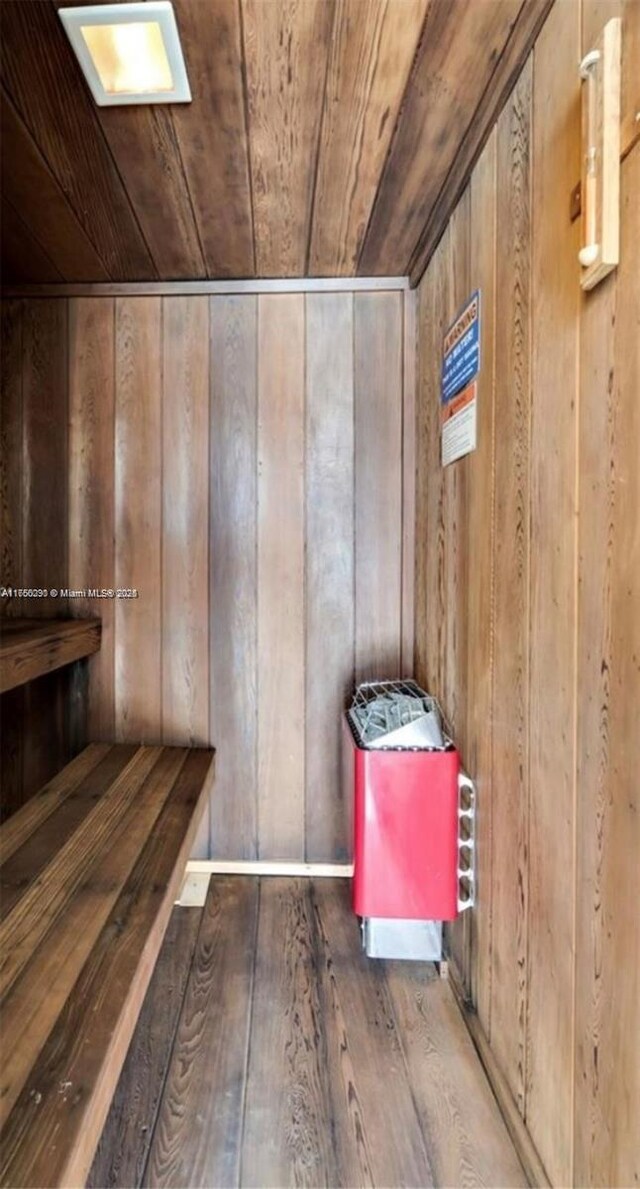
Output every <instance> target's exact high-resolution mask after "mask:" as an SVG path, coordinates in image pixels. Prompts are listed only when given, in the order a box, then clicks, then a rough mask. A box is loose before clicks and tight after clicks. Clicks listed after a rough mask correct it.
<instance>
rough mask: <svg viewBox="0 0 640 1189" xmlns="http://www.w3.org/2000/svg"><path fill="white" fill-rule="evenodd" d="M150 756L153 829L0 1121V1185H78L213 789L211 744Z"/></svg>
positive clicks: (92, 1147) (93, 1146)
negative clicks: (156, 805) (156, 778)
mask: <svg viewBox="0 0 640 1189" xmlns="http://www.w3.org/2000/svg"><path fill="white" fill-rule="evenodd" d="M152 754H153V755H154V756H156V757H157V756H158V755H159V759H158V765H159V766H162V765H163V764H164V761H165V757H166V758H167V771H166V773H165V777H164V780H163V781H162V782H160V785H159V787H158V789H157V791H156V801H157V802H158V801H159V802H160V805H161V806H162V807H161V809H160V813H159V817H158V820H157V827H156V829H155V830H154V831H153V832H152V833H151V834H150V835H145V837H144V838H143V839H142V843H141V845H140V843H139V846H138V858H137V861H135V865H134V866H133V868H132V870H131V873H130V874H129V876H128V878H127V880H126V883H125V884H124V887H123V889H122V891H121V893H120V895H119V897H118V899H117V900H116V902H115V904H114V907H113V910H112V912H111V915H110V916H109V917H108V919H107V920H106V922H105V924H104V927H103V928H102V929H101V931H100V932H99V934H98V935H97V937H96V939H95V941H94V944H93V946H92V948H91V952H90V956H89V958H88V960H87V961H86V962H85V964H84V966H83V967H82V971H81V974H80V976H79V978H78V979H77V981H76V983H75V986H74V987H73V990H72V991H71V993H70V994H69V995H68V998H67V999H66V1001H65V1003H64V1006H63V1008H62V1011H61V1013H60V1014H59V1015H58V1017H57V1019H56V1021H55V1023H54V1024H53V1028H52V1030H51V1032H50V1034H49V1036H48V1039H47V1040H46V1042H45V1044H44V1047H43V1048H42V1049H41V1051H40V1052H39V1054H38V1053H37V1051H36V1054H34V1059H33V1064H32V1065H31V1067H30V1068H28V1073H27V1077H26V1081H25V1082H24V1085H23V1087H22V1090H21V1092H20V1095H19V1097H18V1099H17V1101H16V1104H15V1107H14V1109H13V1111H12V1112H11V1114H10V1115H9V1118H8V1121H7V1123H6V1126H5V1129H4V1134H3V1145H2V1182H3V1184H11V1185H25V1184H30V1185H34V1184H38V1185H40V1184H42V1185H44V1184H54V1183H77V1182H78V1181H84V1178H85V1177H86V1174H87V1171H88V1168H89V1166H90V1163H91V1158H92V1156H93V1152H94V1149H95V1145H96V1142H97V1139H98V1136H99V1134H100V1131H101V1128H102V1124H103V1122H104V1119H105V1117H106V1114H107V1110H108V1106H109V1101H110V1097H111V1094H112V1092H113V1088H114V1086H115V1084H116V1081H117V1078H118V1075H119V1073H120V1069H121V1067H122V1064H123V1061H124V1057H125V1053H126V1050H127V1047H128V1043H129V1040H130V1038H131V1035H132V1033H133V1029H134V1025H135V1021H136V1019H137V1016H138V1013H139V1010H140V1007H141V1004H142V1001H143V998H144V994H145V991H146V988H147V986H148V983H149V979H150V977H151V973H152V970H153V965H154V962H155V959H156V956H157V953H158V950H159V948H160V944H161V941H162V937H163V935H164V931H165V928H166V925H167V922H168V919H169V916H170V913H171V906H172V902H173V899H174V896H175V891H176V888H177V886H178V885H179V881H180V880H181V878H182V872H183V868H184V862H185V860H186V856H187V854H188V851H189V847H190V844H191V841H192V837H193V834H194V832H195V828H196V825H197V817H198V813H199V810H200V808H201V806H202V804H203V802H204V799H206V796H207V795H208V791H209V789H208V781H209V779H210V770H211V765H212V759H213V756H212V753H211V752H210V751H207V750H202V751H200V752H191V753H187V752H186V751H181V750H179V749H177V750H176V753H175V759H176V763H175V764H174V763H173V762H172V761H173V754H172V752H171V751H170V750H169V749H167V750H166V751H165V752H164V753H162V752H161V751H160V752H159V753H155V752H154V753H152ZM108 797H109V794H108V793H107V794H105V797H104V800H105V801H106V800H107V799H108ZM163 800H164V805H162V801H163ZM81 832H82V827H81V828H80V831H79V833H81ZM84 854H85V852H84V851H83V858H84ZM53 862H54V863H55V860H54V861H53ZM28 896H29V893H25V898H24V899H25V900H26V899H27V898H28ZM14 912H15V910H14ZM10 919H11V918H8V920H10ZM5 924H6V922H5ZM14 1035H16V1034H14ZM17 1035H19V1034H17ZM53 1137H55V1142H52V1138H53Z"/></svg>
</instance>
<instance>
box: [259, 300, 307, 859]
mask: <svg viewBox="0 0 640 1189" xmlns="http://www.w3.org/2000/svg"><path fill="white" fill-rule="evenodd" d="M258 308H259V326H258V371H259V392H258V410H259V412H258V590H259V592H260V593H259V600H258V739H259V746H258V814H259V852H258V857H259V858H260V859H294V858H298V857H299V856H300V855H301V854H302V853H304V718H305V710H304V347H305V344H304V297H302V296H297V295H293V296H291V295H283V296H269V297H260V298H259V299H258Z"/></svg>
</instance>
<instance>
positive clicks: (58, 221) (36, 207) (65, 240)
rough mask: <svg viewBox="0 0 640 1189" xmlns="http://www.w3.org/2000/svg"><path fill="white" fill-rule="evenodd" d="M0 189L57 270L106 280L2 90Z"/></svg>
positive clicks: (65, 275)
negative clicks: (0, 184)
mask: <svg viewBox="0 0 640 1189" xmlns="http://www.w3.org/2000/svg"><path fill="white" fill-rule="evenodd" d="M0 110H1V120H2V166H3V168H2V192H3V194H4V196H5V198H7V199H8V201H9V202H10V203H11V204H12V206H13V207H14V208H15V209H16V210H18V211H20V214H21V219H22V220H23V222H25V223H26V224H27V226H29V227H31V228H32V229H34V230H35V231H37V235H38V238H39V241H40V243H41V244H42V247H43V249H44V251H45V252H46V253H47V255H48V257H49V259H50V261H51V263H52V265H53V266H54V269H55V271H56V272H57V274H58V275H59V276H60V277H62V278H64V280H66V281H93V280H96V281H97V280H101V281H107V280H108V279H109V274H108V272H107V270H106V268H105V266H104V264H103V263H102V260H101V259H100V256H99V255H98V252H97V251H96V248H95V247H94V245H93V243H92V242H91V240H90V239H89V237H88V235H87V234H86V232H85V230H84V228H83V227H82V224H81V223H79V222H78V219H77V217H76V214H75V211H74V210H73V207H72V206H71V205H70V203H69V200H68V199H67V196H66V194H65V193H64V191H63V190H62V188H61V187H60V185H59V183H58V182H57V181H56V179H55V177H54V176H53V174H52V173H51V171H50V169H49V166H48V165H47V163H46V161H45V159H44V157H43V156H42V154H41V153H40V150H39V148H38V146H37V145H36V143H35V141H34V140H33V137H32V136H31V133H30V132H29V130H28V128H27V127H26V126H25V124H24V123H23V121H22V120H21V118H20V116H19V115H18V113H17V111H16V109H15V108H14V106H13V103H12V102H11V99H10V98H9V97H8V96H7V95H6V94H4V93H3V94H2V96H1V100H0Z"/></svg>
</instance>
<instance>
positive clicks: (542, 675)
mask: <svg viewBox="0 0 640 1189" xmlns="http://www.w3.org/2000/svg"><path fill="white" fill-rule="evenodd" d="M618 13H622V16H623V46H624V51H623V69H624V78H623V94H625V95H627V96H628V95H629V93H633V83H632V84H631V89H630V83H629V78H630V77H633V78H636V79H637V77H638V73H637V72H638V64H637V62H636V61H635V59H634V54H636V53H637V50H636V49H634V47H636V46H637V45H639V44H640V40H639V39H637V38H634V36H633V32H632V27H635V28H636V29H637V28H638V21H637V15H638V14H637V4H635V2H634V0H631V2H630V3H626V2H624V3H623V2H622V0H621V2H620V3H618V0H616V2H615V3H612V4H609V3H607V2H606V0H605V2H603V3H601V2H600V0H581V2H580V3H577V2H576V3H572V4H569V3H566V4H565V3H557V4H556V5H554V7H553V9H552V10H551V14H550V16H549V18H548V20H547V24H546V26H545V28H544V30H543V32H542V34H541V35H540V37H539V39H538V41H537V43H536V45H535V48H534V52H533V56H532V59H531V61H530V62H529V63H528V64H527V66H526V68H525V70H524V71H523V73H522V74H521V76H520V79H519V80H518V83H517V85H516V87H515V90H514V91H513V93H512V95H511V97H510V99H509V101H508V103H507V106H506V108H505V110H504V112H503V113H502V115H501V116H500V118H499V120H498V124H497V131H496V133H495V137H496V142H495V151H496V154H497V156H496V161H495V169H496V170H497V176H496V184H495V185H494V186H491V185H489V180H488V176H487V171H488V172H489V173H490V172H492V168H493V167H489V166H488V165H487V162H488V159H489V158H488V155H490V154H491V153H492V151H493V149H492V147H491V141H489V142H488V146H487V148H486V149H485V152H484V154H483V157H482V158H481V159H480V161H479V162H478V165H477V166H476V169H475V171H474V174H473V176H472V180H471V184H470V189H471V232H472V239H471V273H470V278H469V282H470V284H469V288H473V287H474V286H475V284H476V283H477V281H476V276H477V275H478V270H479V274H480V275H481V276H482V278H483V279H482V282H481V283H482V291H483V351H482V363H481V367H482V371H481V409H480V418H481V425H482V424H483V421H482V419H483V418H488V416H489V414H488V411H487V409H486V407H485V404H486V401H485V400H484V399H482V397H483V396H485V395H486V383H487V376H486V369H487V368H488V369H489V370H491V368H492V367H493V372H494V374H495V432H494V434H493V443H492V448H491V449H490V450H489V452H488V454H485V453H483V445H482V442H483V437H482V434H481V438H480V444H479V448H478V451H477V452H476V454H475V455H474V456H472V458H470V459H467V460H465V462H464V463H456V464H454V468H456V469H458V470H459V471H460V472H461V473H464V472H465V466H466V479H465V481H466V485H467V486H466V495H467V512H466V515H467V538H466V540H465V539H464V537H462V538H461V537H460V534H459V522H458V520H457V518H456V517H455V515H453V514H452V512H451V507H450V505H449V504H448V502H447V501H448V499H449V495H450V493H451V491H452V490H453V489H454V486H455V485H454V483H453V482H452V481H451V480H448V479H447V478H446V477H445V478H443V476H442V471H441V469H440V468H439V465H438V456H437V450H438V442H439V424H438V417H437V411H438V407H437V399H438V386H439V368H440V358H441V341H442V335H441V329H440V328H438V329H437V330H435V329H434V323H435V319H436V317H437V316H438V313H439V311H440V310H441V309H442V308H443V307H444V310H445V315H446V318H447V319H448V317H449V316H450V315H451V314H452V313H453V312H454V306H455V301H454V300H453V295H452V294H451V293H449V292H447V291H446V287H444V288H443V283H442V272H443V263H442V261H443V259H444V257H445V256H447V255H448V257H449V261H448V262H447V263H446V264H445V266H444V267H446V268H448V269H449V271H450V275H451V276H452V277H453V278H454V283H455V268H456V259H458V260H460V259H461V257H462V256H464V253H465V251H466V247H465V239H466V222H465V221H466V216H465V214H464V208H463V213H462V215H459V216H456V218H455V219H452V220H451V221H450V223H449V226H448V231H447V233H446V234H447V236H448V238H449V244H448V245H447V243H446V239H445V240H442V241H441V243H440V246H439V248H438V249H437V251H436V254H435V255H434V257H433V259H432V261H431V263H430V265H429V268H428V271H427V274H426V276H425V279H424V281H423V283H422V285H421V289H420V293H419V299H418V300H419V326H418V343H419V347H418V355H419V358H418V374H419V387H418V394H419V398H418V399H419V404H418V410H417V424H418V473H417V507H416V545H417V550H418V558H417V565H416V595H415V597H416V641H415V656H416V667H417V672H418V675H419V676H420V677H422V676H423V675H425V674H426V676H427V678H428V681H429V682H430V683H431V684H432V687H433V688H435V689H436V692H438V690H439V689H442V688H444V690H445V703H446V705H447V706H448V705H449V701H450V699H451V692H452V694H453V701H454V704H455V714H456V720H457V728H458V737H459V739H460V740H461V744H462V750H463V757H464V758H465V760H466V762H467V763H468V764H469V766H470V768H471V770H472V775H474V776H476V777H477V778H478V806H479V820H478V831H479V854H478V860H479V868H480V877H479V880H478V896H479V903H478V908H477V911H476V912H475V914H474V917H475V920H474V929H473V932H472V936H471V941H472V945H471V949H470V950H466V951H465V950H464V949H463V948H462V947H461V946H457V947H456V946H455V945H454V957H455V959H456V964H457V965H460V964H461V965H462V970H461V971H460V972H459V973H460V976H461V981H462V982H463V984H464V985H466V986H467V987H470V989H471V994H472V999H473V1002H474V1005H475V1007H476V1009H477V1012H478V1016H479V1029H480V1033H481V1034H482V1036H483V1038H484V1040H483V1043H485V1042H486V1044H487V1046H490V1050H491V1053H492V1058H493V1060H494V1061H495V1065H496V1068H497V1070H498V1073H499V1080H500V1083H501V1086H502V1091H503V1092H505V1086H506V1087H508V1091H506V1092H507V1093H508V1092H509V1091H510V1093H511V1095H512V1097H513V1102H512V1103H511V1104H510V1107H509V1109H510V1111H512V1112H514V1113H515V1112H516V1111H519V1113H520V1115H521V1117H522V1118H523V1119H524V1121H525V1124H526V1127H527V1129H528V1132H529V1136H530V1138H531V1140H532V1141H533V1144H534V1146H535V1148H536V1149H537V1152H538V1155H539V1157H540V1160H541V1163H542V1165H543V1166H544V1168H545V1170H546V1174H547V1175H548V1177H549V1179H550V1180H551V1182H552V1183H554V1184H558V1185H569V1184H575V1185H605V1184H606V1185H627V1184H633V1183H634V1181H635V1180H637V1178H638V1176H639V1175H640V1174H639V1168H638V1154H639V1150H638V1145H637V1124H636V1120H635V1115H636V1114H637V1110H636V1107H637V1102H638V1099H639V1097H640V1084H639V1082H638V1070H639V1069H640V1054H639V1052H638V1045H637V1037H638V1036H639V1035H640V1021H639V1016H638V1012H639V1007H638V997H637V994H636V987H635V983H636V981H637V980H636V978H635V971H636V969H637V967H638V962H639V961H640V927H639V923H638V915H637V913H636V912H635V910H634V908H633V905H635V904H636V903H637V899H638V895H639V894H640V888H639V886H638V864H637V850H638V845H639V844H640V838H639V836H638V829H637V797H636V795H635V784H636V781H635V778H634V772H636V771H637V767H638V760H639V758H640V757H639V756H638V750H637V741H638V732H637V730H636V727H635V724H636V723H637V721H638V717H639V715H640V688H639V685H638V667H637V665H636V664H635V660H634V658H635V657H637V654H638V648H639V646H638V639H637V629H638V622H639V620H638V615H637V606H638V602H639V599H640V594H639V591H638V574H640V562H639V559H638V554H639V550H640V533H639V531H638V518H637V506H638V500H639V495H640V493H639V492H638V489H637V488H638V480H637V466H636V463H635V461H633V462H632V460H637V457H638V452H639V443H638V435H639V433H640V429H639V423H638V409H637V391H638V383H639V380H638V373H639V370H640V347H639V343H640V335H639V333H638V331H639V325H638V306H639V300H640V299H639V295H638V276H639V274H638V269H637V255H638V236H639V234H640V224H639V223H638V203H639V193H640V175H639V172H638V160H639V158H638V148H637V146H636V147H634V148H633V149H632V150H631V151H630V152H629V154H628V155H627V157H626V159H625V161H624V163H623V166H622V254H621V263H620V266H619V268H618V269H617V270H616V272H614V273H613V274H612V275H611V276H610V277H608V278H607V279H606V280H605V281H604V282H603V283H602V284H601V285H600V286H598V287H597V288H596V289H595V290H594V291H593V292H591V293H589V294H582V293H581V290H580V275H579V265H578V262H577V249H578V223H577V222H576V223H572V222H571V220H570V217H569V212H568V207H567V199H568V195H569V194H570V192H571V190H572V188H573V186H574V185H575V181H576V178H577V176H578V172H579V160H580V137H579V125H580V121H579V87H578V86H577V84H576V80H575V63H576V61H577V60H578V59H579V57H580V53H581V52H584V51H586V50H587V49H588V47H589V45H590V44H591V42H592V41H593V40H594V39H595V37H596V36H597V34H598V32H599V30H600V29H601V27H602V24H603V23H604V21H606V20H607V19H609V18H610V17H611V16H614V15H616V14H618ZM580 36H581V37H582V40H580ZM634 63H635V64H634ZM485 187H486V189H485ZM483 191H484V197H482V194H483ZM494 224H495V226H496V238H495V261H494V265H493V268H492V264H491V227H492V225H494ZM443 245H444V246H443ZM492 271H495V285H494V288H493V296H491V295H490V290H491V284H490V278H491V273H492ZM450 283H451V282H450ZM441 316H442V315H441ZM487 319H489V320H490V321H492V322H493V325H494V332H493V333H494V335H495V353H494V356H493V365H492V363H491V357H490V352H488V349H487V344H486V342H485V339H486V337H487V335H488V334H490V333H491V332H490V327H489V326H488V325H487ZM425 402H430V405H431V407H423V405H424V404H425ZM482 458H484V466H478V464H479V463H480V460H481V459H482ZM433 469H436V470H437V472H438V473H436V475H435V476H434V475H433V474H432V473H431V471H432V470H433ZM443 487H444V490H445V496H444V501H443V503H442V504H441V505H439V502H438V491H439V489H440V490H441V489H442V488H443ZM492 492H493V495H492ZM440 507H442V514H440V512H439V508H440ZM492 519H493V530H492V531H490V525H491V520H492ZM425 530H426V543H425V542H424V541H423V540H422V537H423V534H424V533H425ZM441 534H442V535H443V537H444V541H442V540H441ZM461 541H462V547H463V548H464V549H465V550H466V552H467V557H466V565H467V572H466V585H467V603H466V615H467V623H468V631H469V635H468V638H467V669H466V672H464V671H462V670H461V669H460V667H459V665H458V663H457V658H456V645H457V643H458V641H457V640H456V638H455V634H454V630H453V626H452V625H451V624H450V623H449V621H448V615H449V614H450V606H451V600H450V599H449V598H446V597H440V595H439V591H440V590H441V589H442V576H443V572H444V574H445V578H446V575H447V573H449V574H450V573H451V568H452V560H451V559H452V558H453V557H455V554H456V550H457V549H459V548H460V542H461ZM447 558H449V561H447ZM454 569H455V567H454ZM478 576H481V577H480V580H477V577H478ZM448 589H450V587H449V586H448V584H447V582H446V581H445V584H444V593H445V595H446V593H447V590H448ZM430 608H431V610H432V612H433V610H434V609H435V610H436V612H437V614H436V619H437V620H438V621H439V622H438V623H436V624H435V625H434V623H433V615H430ZM632 608H633V609H634V610H633V611H632ZM487 614H489V617H490V618H493V624H494V626H493V633H492V636H493V648H492V649H491V648H489V651H488V653H487V651H486V648H487V639H486V632H485V631H484V630H483V624H484V623H485V622H486V618H487ZM487 682H489V685H488V686H487ZM452 686H453V689H452V690H451V687H452ZM483 713H486V714H488V723H489V727H488V731H487V737H485V738H482V737H481V735H480V733H479V728H480V723H481V716H482V714H483ZM491 740H492V745H491ZM488 758H489V760H490V762H489V766H488V768H487V760H488ZM487 847H488V848H489V854H488V855H487V854H485V852H486V849H487ZM634 856H635V857H634ZM455 937H456V935H455V934H454V938H455Z"/></svg>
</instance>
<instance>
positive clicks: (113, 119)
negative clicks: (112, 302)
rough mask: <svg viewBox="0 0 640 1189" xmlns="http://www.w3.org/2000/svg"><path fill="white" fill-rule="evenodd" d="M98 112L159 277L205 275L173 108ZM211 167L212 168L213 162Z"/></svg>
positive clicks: (103, 108)
mask: <svg viewBox="0 0 640 1189" xmlns="http://www.w3.org/2000/svg"><path fill="white" fill-rule="evenodd" d="M96 111H97V115H98V119H99V121H100V124H101V125H102V131H103V132H104V136H105V139H106V142H107V144H108V146H109V149H110V150H111V155H112V157H113V159H114V161H115V163H116V165H117V167H118V172H119V174H120V177H121V178H122V181H123V183H124V186H125V189H126V192H127V194H128V196H129V201H130V202H131V205H132V206H133V209H134V211H135V213H136V216H137V219H138V223H139V224H140V227H141V228H142V231H143V233H144V238H145V240H146V242H147V245H148V247H149V251H150V252H151V256H152V259H153V262H154V264H155V267H156V270H157V273H158V276H159V277H166V278H167V279H171V278H175V279H176V280H180V279H183V278H185V279H186V278H189V277H193V278H194V279H195V278H197V277H204V276H206V269H205V262H204V255H203V251H202V247H201V244H200V239H199V235H198V228H197V224H196V221H195V217H194V213H193V207H192V203H191V195H190V192H189V187H188V184H187V179H186V177H185V172H184V166H183V163H182V157H181V154H180V148H179V146H178V141H177V137H176V132H175V128H174V125H173V119H172V111H171V109H170V108H168V107H162V106H161V105H148V106H145V105H140V106H131V107H101V108H97V109H96ZM209 168H210V170H211V172H213V169H212V163H210V165H209Z"/></svg>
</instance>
